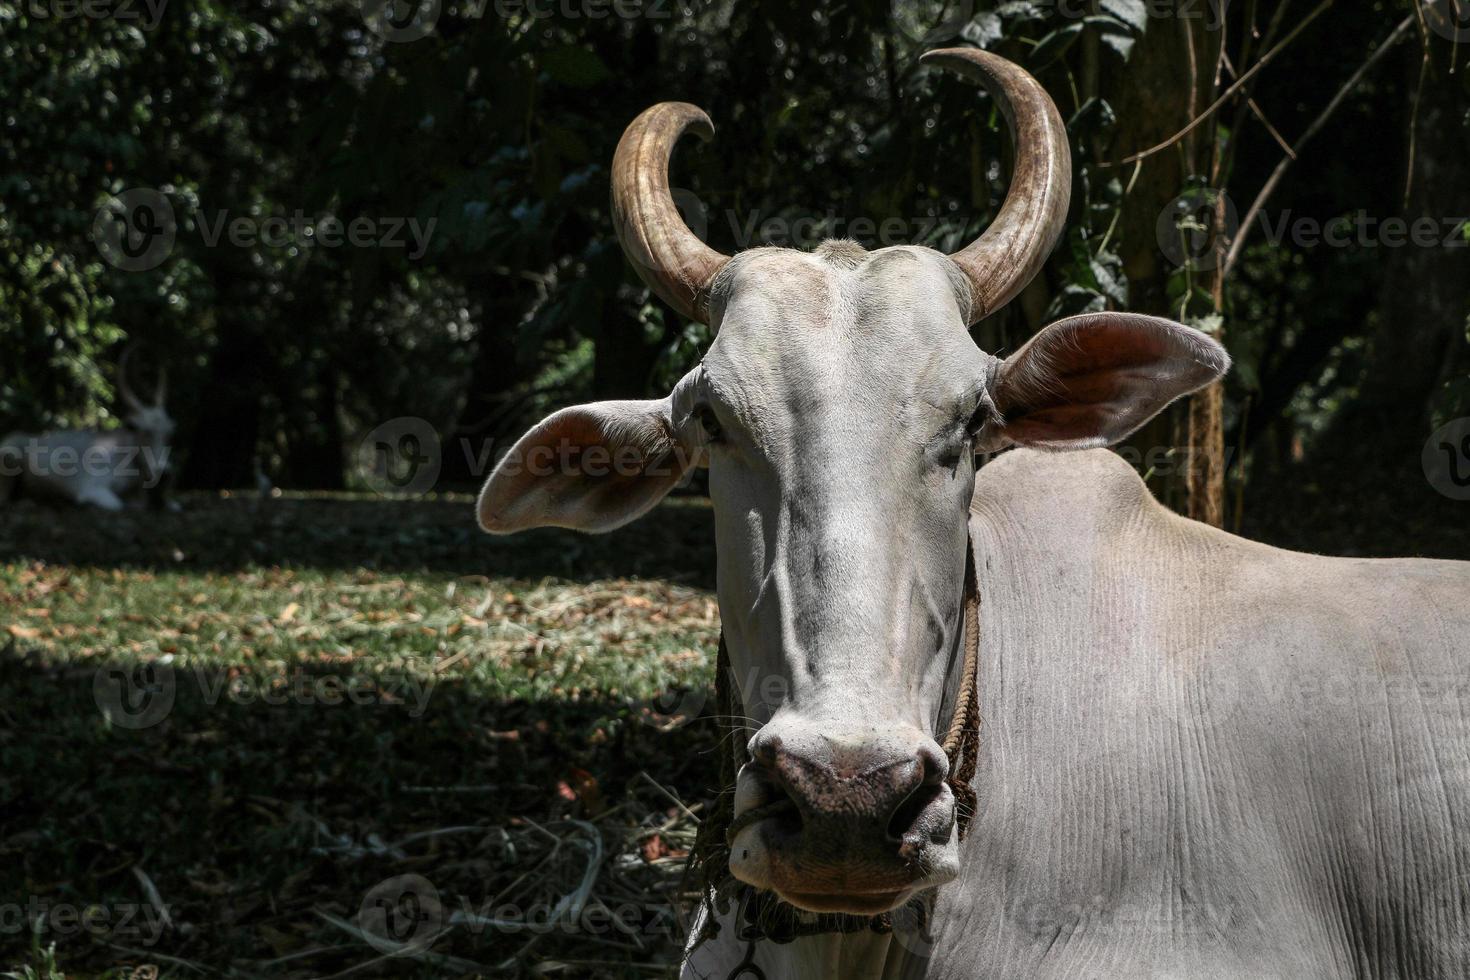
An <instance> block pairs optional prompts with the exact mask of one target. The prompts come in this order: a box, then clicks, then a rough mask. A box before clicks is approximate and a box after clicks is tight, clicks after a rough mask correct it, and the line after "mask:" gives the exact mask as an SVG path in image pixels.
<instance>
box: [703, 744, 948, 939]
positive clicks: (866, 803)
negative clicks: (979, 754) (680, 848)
mask: <svg viewBox="0 0 1470 980" xmlns="http://www.w3.org/2000/svg"><path fill="white" fill-rule="evenodd" d="M749 751H750V759H751V761H750V762H749V763H748V764H747V765H746V766H745V767H744V768H743V769H742V770H741V772H740V777H739V779H738V780H737V782H736V791H735V823H734V827H735V830H736V832H735V834H734V836H733V838H732V840H731V848H730V870H731V872H732V873H733V874H734V875H735V877H736V878H739V879H740V880H741V881H744V882H747V883H749V884H752V885H755V886H757V887H760V888H769V889H772V890H774V891H775V892H776V893H777V894H778V895H780V896H781V898H783V899H784V900H786V901H788V902H790V903H791V904H793V905H796V906H798V907H800V908H804V909H809V910H811V911H814V912H851V913H855V914H869V915H870V914H874V913H877V912H884V911H887V910H888V909H891V908H894V907H896V906H898V905H901V904H903V902H904V901H906V900H907V899H908V897H909V896H910V895H911V894H912V893H913V892H914V891H915V890H916V889H918V888H922V887H927V886H930V885H936V884H940V883H942V882H944V881H948V880H950V879H951V878H953V877H954V875H955V873H956V870H957V863H958V860H957V859H958V846H957V841H956V839H955V837H956V835H955V804H954V795H953V794H952V793H951V791H950V789H949V787H948V786H946V785H945V782H944V780H945V777H946V776H947V775H948V774H949V763H948V760H946V759H945V756H944V752H943V751H941V749H940V747H939V746H938V745H937V744H936V743H935V742H934V740H933V739H932V738H930V737H929V736H927V735H925V734H923V733H922V732H919V731H918V730H916V729H913V728H909V727H893V728H885V729H875V728H873V727H862V728H853V727H846V726H840V727H839V726H835V725H795V724H791V723H782V722H777V721H773V722H772V723H771V724H769V725H767V726H766V727H765V728H763V729H761V731H760V732H758V733H757V734H756V736H755V737H754V738H753V739H751V742H750V746H749Z"/></svg>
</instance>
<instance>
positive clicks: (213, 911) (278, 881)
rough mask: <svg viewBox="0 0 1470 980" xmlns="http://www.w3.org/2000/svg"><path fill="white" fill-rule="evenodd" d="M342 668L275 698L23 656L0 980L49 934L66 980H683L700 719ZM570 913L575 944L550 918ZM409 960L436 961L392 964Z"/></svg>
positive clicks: (5, 663)
mask: <svg viewBox="0 0 1470 980" xmlns="http://www.w3.org/2000/svg"><path fill="white" fill-rule="evenodd" d="M346 669H347V668H343V670H344V672H343V673H337V674H333V673H320V672H313V673H312V674H310V675H301V674H299V673H297V674H295V675H293V676H287V675H284V674H283V675H278V676H275V677H273V678H268V679H267V682H266V683H265V684H264V685H262V682H261V680H260V678H258V677H252V676H250V675H237V671H231V673H230V674H229V675H224V674H212V675H211V674H198V673H195V672H194V671H192V670H188V669H185V668H182V667H180V668H176V669H175V668H169V667H167V666H165V665H159V664H154V665H152V666H149V667H144V668H137V667H135V666H133V665H127V664H123V663H121V662H115V661H106V662H101V661H99V662H97V663H88V664H85V665H82V666H78V664H77V662H76V661H66V662H60V661H52V662H48V661H47V660H46V659H44V658H42V657H41V656H40V655H37V654H31V655H27V654H24V653H21V652H19V651H18V650H17V649H16V648H15V646H14V645H13V644H12V646H11V648H10V650H9V651H8V652H7V653H6V654H5V655H4V656H3V657H0V690H3V691H4V692H5V697H4V701H3V704H0V720H3V724H0V800H3V808H0V896H3V899H0V901H3V903H4V906H3V908H0V913H3V918H0V965H3V964H10V963H15V962H18V961H22V960H23V959H24V958H25V956H26V951H27V949H28V948H29V947H30V944H31V936H30V934H29V933H30V930H31V928H32V926H33V924H34V920H35V919H37V918H38V917H39V918H40V919H41V921H42V926H41V929H40V932H39V938H40V941H41V945H42V946H44V945H45V944H47V943H51V942H55V943H56V944H57V951H58V958H59V959H60V961H61V962H62V964H63V966H64V967H65V969H66V970H67V971H68V975H69V976H73V977H75V976H90V975H93V974H89V973H86V972H84V971H85V970H89V969H90V970H97V971H101V970H104V969H115V968H117V967H119V966H120V965H123V964H132V965H136V964H142V963H154V964H158V965H159V966H160V967H161V968H162V969H163V975H165V976H169V975H177V976H200V975H210V974H216V975H229V976H250V977H262V976H269V977H327V976H332V975H336V974H338V973H340V972H341V971H346V970H351V971H352V972H353V974H354V975H361V976H392V977H405V976H475V975H482V976H495V977H514V976H520V975H530V972H529V971H530V969H531V966H532V965H533V964H537V963H539V964H540V965H541V969H543V970H544V969H546V964H547V963H548V962H553V961H556V962H562V963H563V964H575V965H565V967H564V969H562V970H560V971H557V970H553V971H552V972H553V973H559V975H567V976H607V977H622V976H630V977H631V976H649V975H650V971H651V970H652V971H654V974H655V975H656V974H657V971H658V969H659V965H660V964H662V965H664V966H666V967H669V968H670V969H672V967H671V964H672V963H673V962H674V961H675V958H676V956H677V950H678V947H679V943H680V941H681V938H682V934H681V931H680V928H679V927H678V926H677V925H676V924H675V922H674V919H673V917H672V914H671V912H670V904H671V902H672V901H673V900H674V898H675V894H676V888H677V885H678V876H677V871H678V868H679V867H680V864H681V862H680V860H679V859H680V857H681V856H682V853H683V848H684V847H685V846H687V843H688V838H689V834H690V832H691V831H692V826H693V821H692V820H687V819H685V815H684V814H683V811H682V810H681V809H680V808H679V807H678V805H677V803H676V802H675V800H674V799H673V798H672V797H671V796H670V795H667V794H666V792H665V790H664V789H663V788H669V789H670V791H675V790H676V791H677V792H678V793H679V794H680V795H681V796H687V797H688V800H689V802H690V803H691V804H695V805H696V806H697V805H698V804H697V802H696V801H698V800H700V799H701V798H702V797H703V796H706V795H707V794H708V793H709V792H710V791H711V789H712V788H711V787H710V786H709V780H710V776H711V774H713V773H714V772H716V771H717V767H716V765H715V764H714V762H713V760H712V756H711V752H712V749H713V746H714V741H715V737H714V733H713V728H712V725H711V723H710V722H709V721H708V720H699V721H694V722H691V723H688V724H685V725H682V726H679V727H674V728H673V729H672V730H666V728H661V727H655V726H654V725H653V724H650V723H649V722H648V721H647V720H646V718H645V717H644V714H643V713H641V712H640V710H639V706H637V705H629V704H627V703H624V702H618V701H606V700H604V701H597V702H582V703H565V702H560V703H495V702H492V701H488V700H485V699H483V698H481V697H479V696H477V695H476V693H475V691H473V690H471V689H469V688H467V687H466V686H464V685H462V684H459V683H450V682H448V681H444V682H441V683H438V684H435V685H432V686H424V684H423V682H422V681H419V682H417V683H419V684H420V687H419V688H417V689H415V688H414V684H415V681H413V680H412V679H411V678H406V677H395V676H394V675H392V674H389V673H384V672H383V671H381V670H376V671H372V670H371V668H370V667H369V666H362V667H360V668H353V669H355V670H361V671H363V672H360V673H346V672H345V670H346ZM232 677H233V678H234V679H235V681H236V685H235V686H234V687H230V686H228V684H229V681H230V679H231V678H232ZM242 678H243V681H244V683H241V680H242ZM348 692H355V693H348ZM265 694H271V695H272V696H271V697H270V700H272V701H277V702H279V703H265V702H264V701H263V695H265ZM334 698H335V699H338V700H341V701H342V702H343V703H328V702H330V701H332V700H333V699H334ZM353 701H357V702H359V703H352V702H353ZM593 774H596V775H595V776H594V775H593ZM660 787H663V788H660ZM619 848H623V849H625V850H626V851H627V853H618V850H619ZM589 875H590V876H591V877H590V880H589V878H588V876H589ZM405 881H406V882H409V886H408V890H409V892H412V893H413V894H408V895H407V896H405V895H404V889H405V886H404V884H403V883H404V882H405ZM422 882H428V883H429V886H428V889H429V890H431V891H432V893H433V898H432V900H431V899H429V898H427V897H426V896H425V895H424V894H423V893H424V891H425V887H424V886H423V885H422V884H421V883H422ZM577 894H580V895H581V898H580V899H579V900H578V902H577V903H576V904H577V905H578V908H577V910H576V911H575V915H576V917H577V926H576V928H575V929H573V928H571V927H570V926H568V925H567V919H568V916H569V915H571V914H572V910H570V909H568V908H567V907H565V906H563V907H562V908H561V910H560V911H559V912H558V911H557V907H558V903H562V902H564V900H566V899H567V897H568V896H575V895H577ZM159 905H161V906H162V907H163V908H166V909H167V914H168V922H167V923H165V922H164V921H163V920H162V917H161V913H160V912H159V911H158V908H157V906H159ZM374 909H377V911H376V912H375V911H374ZM603 909H605V910H607V914H606V915H604V913H603V912H602V911H600V910H603ZM88 910H93V911H91V912H89V911H88ZM98 910H100V911H98ZM456 913H458V914H460V916H461V919H462V920H463V921H460V922H458V923H457V924H456V923H455V921H454V917H455V915H456ZM374 915H376V916H377V918H376V919H375V920H374V919H373V916H374ZM465 915H468V916H470V918H469V919H467V920H465V919H463V917H464V916H465ZM89 916H90V918H89ZM364 916H366V918H365V917H364ZM476 917H478V918H476ZM374 923H376V924H374ZM517 923H520V924H519V925H518V924H517ZM353 930H358V931H357V932H354V931H353ZM400 940H401V941H405V942H421V943H426V944H427V945H425V946H424V950H423V952H424V958H423V959H421V960H418V961H414V960H408V959H404V958H401V957H393V958H387V959H383V958H382V957H383V955H384V950H391V949H392V948H393V946H392V943H393V942H397V941H400ZM385 943H386V944H387V945H384V944H385ZM375 960H376V961H377V962H376V963H373V961H375ZM186 964H187V965H186ZM370 964H371V965H370ZM635 964H636V965H635ZM200 971H203V972H202V973H201V972H200ZM122 975H126V974H122ZM140 975H141V974H140ZM538 975H539V974H538Z"/></svg>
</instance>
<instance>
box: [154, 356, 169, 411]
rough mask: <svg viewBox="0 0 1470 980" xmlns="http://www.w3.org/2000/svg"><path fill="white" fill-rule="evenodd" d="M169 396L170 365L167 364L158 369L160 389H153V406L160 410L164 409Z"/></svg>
mask: <svg viewBox="0 0 1470 980" xmlns="http://www.w3.org/2000/svg"><path fill="white" fill-rule="evenodd" d="M167 396H168V365H167V364H165V365H163V366H162V367H160V368H159V369H158V387H156V388H154V389H153V404H154V405H156V406H158V407H159V408H162V407H163V400H164V398H166V397H167Z"/></svg>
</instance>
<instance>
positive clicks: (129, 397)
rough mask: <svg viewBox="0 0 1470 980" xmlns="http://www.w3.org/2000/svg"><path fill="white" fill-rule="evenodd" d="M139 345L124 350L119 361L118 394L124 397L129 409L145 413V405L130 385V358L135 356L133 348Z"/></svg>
mask: <svg viewBox="0 0 1470 980" xmlns="http://www.w3.org/2000/svg"><path fill="white" fill-rule="evenodd" d="M136 346H138V345H137V344H128V346H126V347H124V348H123V352H122V356H121V357H119V358H118V359H117V393H118V394H119V395H122V400H123V401H125V402H127V403H128V408H131V409H132V410H133V411H135V412H141V411H143V403H142V401H140V400H139V399H138V396H137V395H135V394H133V387H132V385H130V384H128V358H129V357H132V356H133V348H134V347H136Z"/></svg>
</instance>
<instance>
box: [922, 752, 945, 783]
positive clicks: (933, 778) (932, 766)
mask: <svg viewBox="0 0 1470 980" xmlns="http://www.w3.org/2000/svg"><path fill="white" fill-rule="evenodd" d="M919 765H920V767H922V769H923V771H924V785H925V786H938V785H939V784H940V783H942V782H944V781H945V780H946V779H948V778H949V758H948V757H947V756H946V755H945V754H944V750H943V749H941V748H940V747H939V746H938V745H935V744H934V743H933V742H927V743H925V744H922V745H920V746H919Z"/></svg>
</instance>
